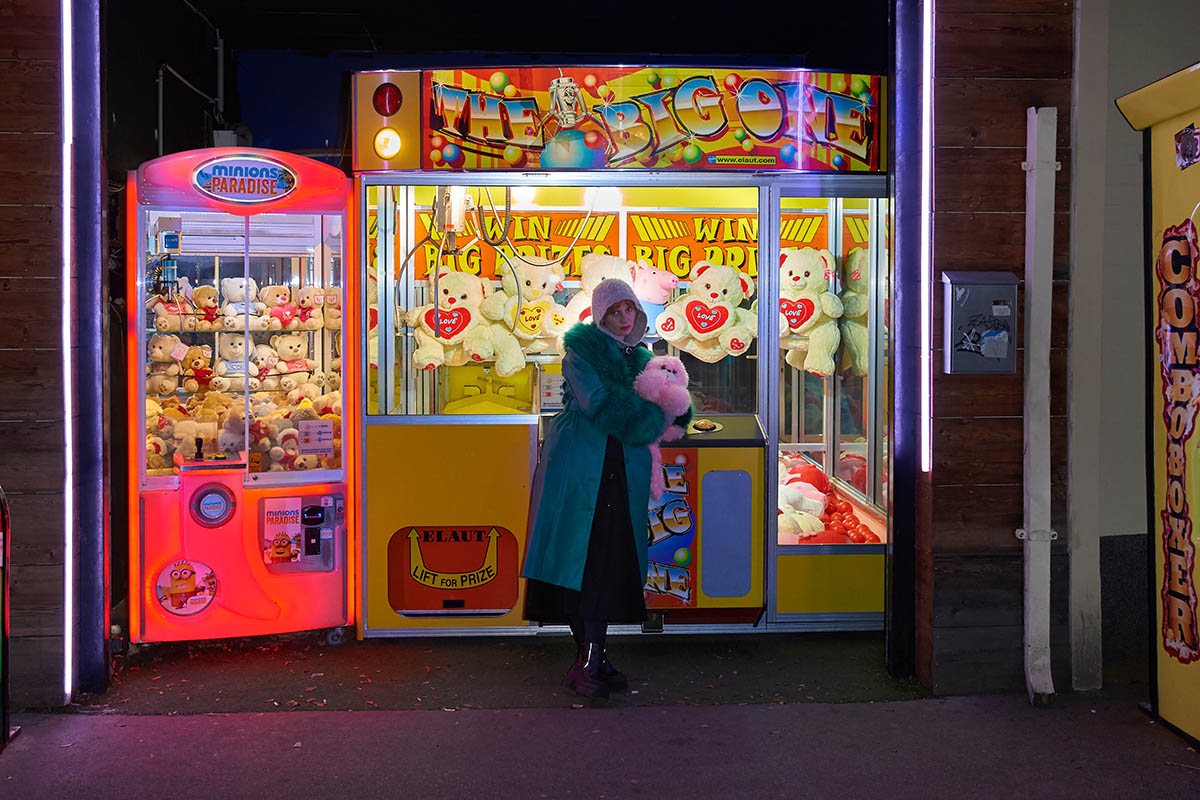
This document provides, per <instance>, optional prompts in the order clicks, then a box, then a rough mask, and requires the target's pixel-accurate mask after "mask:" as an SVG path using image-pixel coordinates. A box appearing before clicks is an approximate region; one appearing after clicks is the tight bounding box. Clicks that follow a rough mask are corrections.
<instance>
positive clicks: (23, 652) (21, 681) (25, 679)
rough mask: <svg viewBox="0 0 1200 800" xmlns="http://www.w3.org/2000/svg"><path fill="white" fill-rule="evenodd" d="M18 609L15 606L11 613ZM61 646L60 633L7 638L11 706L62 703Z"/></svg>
mask: <svg viewBox="0 0 1200 800" xmlns="http://www.w3.org/2000/svg"><path fill="white" fill-rule="evenodd" d="M17 610H18V609H16V608H15V607H14V609H13V613H14V615H15V614H16V613H17ZM63 649H64V641H63V637H62V634H59V635H57V636H14V637H12V639H10V640H9V651H8V652H9V665H10V668H11V669H10V671H9V675H10V677H11V680H12V695H11V696H12V704H13V708H14V709H18V710H19V709H39V708H47V707H57V706H60V705H62V703H63V696H62V691H63Z"/></svg>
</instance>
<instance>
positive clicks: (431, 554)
mask: <svg viewBox="0 0 1200 800" xmlns="http://www.w3.org/2000/svg"><path fill="white" fill-rule="evenodd" d="M364 440H365V441H364V449H365V456H364V472H365V475H364V505H365V509H364V512H365V514H364V519H365V529H364V537H363V538H364V541H363V565H364V570H363V571H364V583H363V602H362V608H363V615H362V626H363V627H362V631H361V633H362V634H363V635H366V636H371V635H377V634H387V633H388V632H392V633H394V632H395V631H397V630H400V629H407V628H453V627H481V626H482V627H500V626H511V625H524V624H526V623H525V621H524V620H523V619H522V616H521V613H522V608H523V599H524V598H523V592H524V584H523V582H522V581H521V580H520V562H521V556H522V555H523V553H524V551H525V528H526V518H527V514H528V505H529V488H530V482H531V480H532V474H533V466H534V458H535V453H536V450H535V448H536V445H537V426H536V425H367V426H366V429H365V436H364Z"/></svg>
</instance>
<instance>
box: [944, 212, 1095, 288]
mask: <svg viewBox="0 0 1200 800" xmlns="http://www.w3.org/2000/svg"><path fill="white" fill-rule="evenodd" d="M933 225H934V243H933V246H934V268H935V272H934V281H935V282H937V283H941V280H942V270H943V269H958V270H972V269H978V270H1008V271H1009V272H1013V273H1016V274H1017V275H1018V276H1020V275H1023V274H1024V271H1025V209H1024V208H1022V209H1021V210H1020V211H1013V212H1009V213H988V214H974V213H971V212H964V211H943V212H939V213H936V214H934V221H933ZM980 242H984V243H986V246H984V247H980V246H979V243H980ZM1070 249H1071V215H1070V214H1068V213H1066V212H1060V213H1056V214H1055V215H1054V277H1055V278H1056V279H1065V278H1067V277H1068V271H1069V269H1070V261H1069V259H1068V254H1069V253H1070Z"/></svg>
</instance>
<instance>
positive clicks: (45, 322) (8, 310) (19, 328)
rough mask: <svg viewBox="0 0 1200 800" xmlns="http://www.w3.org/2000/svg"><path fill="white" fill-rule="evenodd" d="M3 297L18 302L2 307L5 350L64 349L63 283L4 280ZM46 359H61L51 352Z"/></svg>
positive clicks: (0, 317)
mask: <svg viewBox="0 0 1200 800" xmlns="http://www.w3.org/2000/svg"><path fill="white" fill-rule="evenodd" d="M72 283H74V281H72ZM0 296H3V297H5V298H12V299H13V301H15V302H6V303H0V330H3V331H4V333H3V339H2V340H0V341H3V346H4V347H18V348H27V349H33V348H40V349H41V350H43V351H44V350H47V349H54V350H61V349H62V337H63V332H62V318H63V297H62V282H61V281H60V280H58V278H57V277H54V278H40V277H39V278H0ZM18 298H19V299H18ZM73 323H74V321H73V320H72V342H71V345H72V346H75V345H76V344H77V343H78V341H77V339H76V337H75V335H74V329H75V327H76V326H75V325H74V324H73ZM42 356H43V357H44V358H46V359H49V360H57V358H58V356H56V355H55V354H53V353H48V352H43V353H42Z"/></svg>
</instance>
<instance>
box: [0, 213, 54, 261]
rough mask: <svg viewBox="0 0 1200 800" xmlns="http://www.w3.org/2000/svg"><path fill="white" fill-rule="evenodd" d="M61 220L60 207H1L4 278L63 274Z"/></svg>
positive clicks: (0, 248) (0, 254)
mask: <svg viewBox="0 0 1200 800" xmlns="http://www.w3.org/2000/svg"><path fill="white" fill-rule="evenodd" d="M61 219H62V209H61V207H60V206H59V205H57V204H55V205H53V206H30V205H26V206H4V205H0V278H13V277H16V278H31V277H48V276H57V275H59V274H61V272H62V256H61V253H62V238H61V231H62V228H61V227H60V224H59V221H60V220H61Z"/></svg>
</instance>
